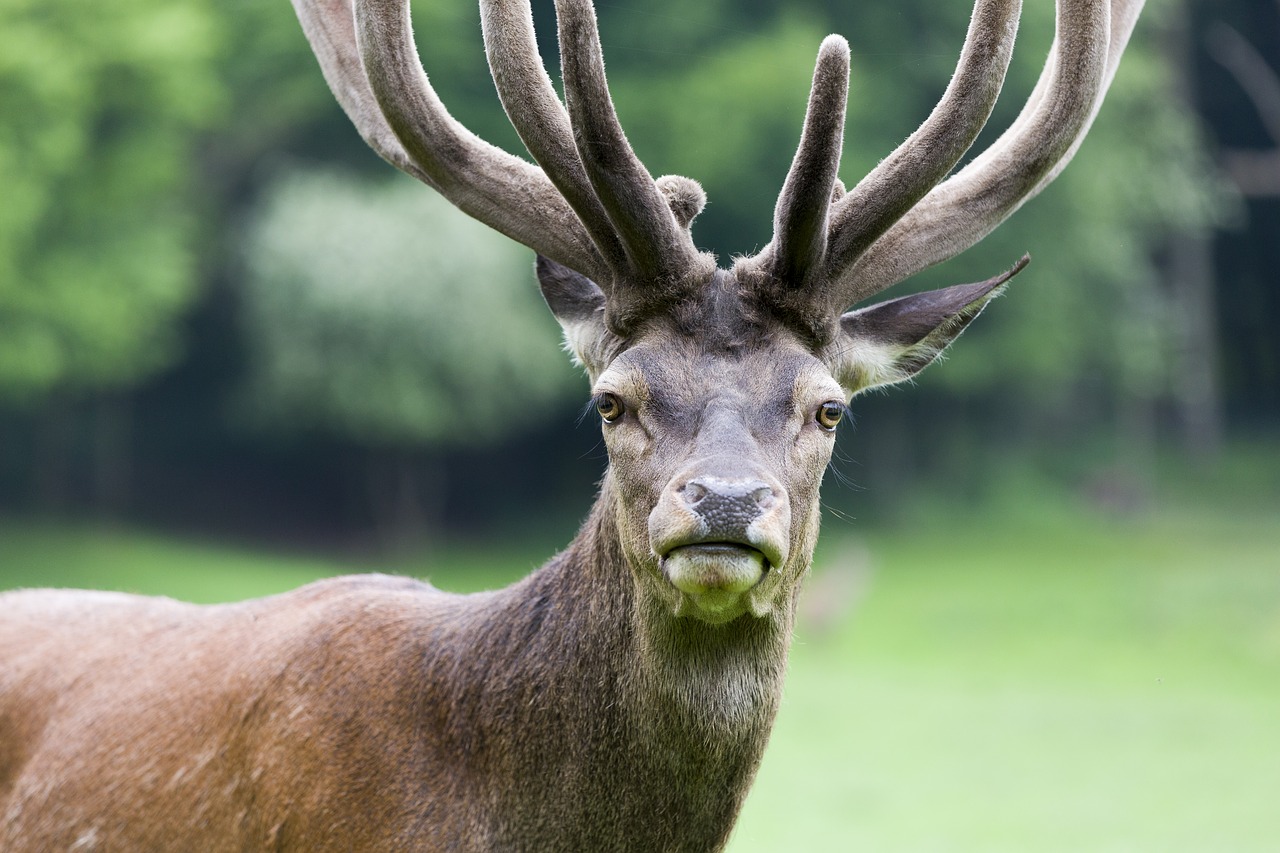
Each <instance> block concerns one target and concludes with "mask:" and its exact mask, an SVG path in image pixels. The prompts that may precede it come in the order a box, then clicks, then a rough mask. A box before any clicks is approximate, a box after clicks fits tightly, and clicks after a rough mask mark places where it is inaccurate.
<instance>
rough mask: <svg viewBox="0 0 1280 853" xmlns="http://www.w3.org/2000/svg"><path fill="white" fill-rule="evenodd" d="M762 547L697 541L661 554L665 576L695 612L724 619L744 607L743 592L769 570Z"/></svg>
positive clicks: (738, 613) (740, 611)
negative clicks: (760, 548)
mask: <svg viewBox="0 0 1280 853" xmlns="http://www.w3.org/2000/svg"><path fill="white" fill-rule="evenodd" d="M769 565H770V564H769V559H768V558H767V557H766V556H765V555H764V553H763V552H762V551H760V550H759V549H757V548H753V547H751V546H750V545H744V544H742V543H740V542H698V543H696V544H692V545H680V546H677V547H675V548H672V549H671V550H670V551H668V552H667V553H666V554H665V555H664V556H663V557H662V572H663V574H664V575H665V576H666V578H667V580H668V581H669V582H670V583H671V585H672V586H674V587H675V588H676V589H678V590H679V591H680V592H681V593H683V595H684V597H685V598H686V599H687V600H688V601H689V602H691V603H692V604H693V605H694V608H695V612H696V615H698V616H700V617H701V618H703V619H706V620H707V621H711V622H720V621H728V620H729V619H732V618H734V617H736V616H738V615H740V614H741V613H742V612H743V610H744V605H743V596H744V595H745V594H746V593H747V592H748V591H749V590H751V589H752V588H753V587H754V586H755V585H756V584H758V583H759V582H760V581H761V579H762V578H764V576H765V574H767V573H768V571H769Z"/></svg>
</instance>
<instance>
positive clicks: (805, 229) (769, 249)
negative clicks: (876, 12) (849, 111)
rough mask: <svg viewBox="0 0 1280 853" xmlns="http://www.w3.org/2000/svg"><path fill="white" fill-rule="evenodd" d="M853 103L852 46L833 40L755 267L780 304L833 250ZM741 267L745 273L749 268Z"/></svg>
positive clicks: (825, 45)
mask: <svg viewBox="0 0 1280 853" xmlns="http://www.w3.org/2000/svg"><path fill="white" fill-rule="evenodd" d="M848 100H849V43H848V42H847V41H845V40H844V38H842V37H841V36H836V35H831V36H827V37H826V39H824V40H823V42H822V47H821V48H820V49H819V50H818V61H817V63H816V65H815V66H814V70H813V86H812V88H811V89H810V91H809V106H808V108H807V110H806V111H805V117H804V130H803V131H802V132H801V134H800V146H799V147H798V148H797V149H796V156H795V158H794V159H793V160H792V161H791V169H790V170H789V171H788V172H787V179H786V181H785V182H784V183H783V185H782V192H781V194H779V196H778V203H777V206H776V207H775V209H774V213H773V241H772V242H771V243H770V244H769V245H768V246H766V247H765V248H764V250H763V251H761V252H760V254H759V255H757V256H756V257H755V258H753V259H752V260H751V261H750V262H748V264H749V266H750V267H752V268H755V269H757V270H760V271H761V272H764V273H765V274H766V276H765V280H764V281H762V282H761V283H760V285H759V286H762V287H770V288H771V289H772V290H774V291H776V292H775V293H774V294H773V300H774V301H775V302H783V301H789V300H787V296H786V291H787V290H789V291H790V292H792V293H796V292H797V291H802V290H804V289H805V288H804V284H805V283H806V282H807V281H808V279H809V276H810V274H811V273H813V272H814V271H816V270H818V269H819V268H820V267H821V266H822V262H823V259H824V257H825V255H826V252H827V230H828V229H827V219H828V214H829V213H830V211H831V209H832V205H831V195H832V190H833V189H834V187H835V182H836V173H837V172H838V171H839V168H840V153H841V145H842V143H843V141H844V116H845V107H846V105H847V103H848ZM744 268H745V267H743V268H740V269H744Z"/></svg>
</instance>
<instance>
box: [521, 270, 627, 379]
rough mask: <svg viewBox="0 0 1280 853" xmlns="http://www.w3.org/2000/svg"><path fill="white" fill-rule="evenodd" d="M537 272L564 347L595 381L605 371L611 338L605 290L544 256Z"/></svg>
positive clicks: (543, 294)
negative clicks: (562, 332)
mask: <svg viewBox="0 0 1280 853" xmlns="http://www.w3.org/2000/svg"><path fill="white" fill-rule="evenodd" d="M537 272H538V286H539V287H540V288H541V289H542V298H543V299H545V300H546V302H547V307H548V308H550V309H551V313H552V314H554V315H555V318H556V320H557V321H559V323H560V328H562V329H564V341H565V346H566V347H567V348H568V350H569V352H571V353H572V354H573V357H574V359H575V360H576V361H577V362H578V363H579V364H580V365H582V366H583V367H584V368H586V371H587V373H588V374H589V375H590V376H591V378H592V379H593V380H594V379H595V377H596V376H598V375H599V374H600V372H601V371H602V370H604V367H605V356H604V352H605V349H606V342H607V341H608V339H609V337H610V333H609V330H608V327H607V326H606V325H605V320H604V307H605V295H604V291H603V290H601V289H600V286H599V285H598V284H596V283H595V282H594V281H592V280H591V279H589V278H587V277H586V276H585V275H583V274H582V273H579V272H577V271H575V270H571V269H569V268H568V267H566V266H565V265H563V264H558V263H556V262H555V261H553V260H551V259H550V258H547V257H544V256H542V255H538V263H537Z"/></svg>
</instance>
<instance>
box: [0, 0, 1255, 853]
mask: <svg viewBox="0 0 1280 853" xmlns="http://www.w3.org/2000/svg"><path fill="white" fill-rule="evenodd" d="M1025 5H1026V8H1025V10H1024V13H1023V25H1022V31H1021V33H1020V36H1019V44H1018V49H1017V50H1016V51H1015V55H1014V60H1013V66H1012V69H1011V71H1010V75H1009V80H1008V83H1007V84H1006V89H1005V96H1004V97H1003V99H1002V100H1001V103H1000V105H999V106H998V107H997V111H996V114H995V116H994V118H993V120H992V123H991V126H992V130H990V131H988V132H987V133H985V134H984V137H983V139H982V140H980V141H979V146H978V147H981V146H982V145H984V144H985V143H987V142H989V141H990V140H991V139H994V137H995V135H997V134H998V133H999V131H1000V130H1001V129H1002V128H1003V127H1004V126H1005V125H1007V123H1008V122H1009V121H1010V120H1011V119H1012V118H1013V116H1014V115H1016V113H1017V111H1018V110H1019V108H1020V107H1021V104H1022V101H1023V99H1025V97H1026V95H1027V94H1028V93H1029V92H1030V89H1031V86H1032V84H1033V83H1034V81H1035V78H1036V76H1037V75H1038V73H1039V70H1040V67H1041V65H1042V64H1043V61H1044V56H1045V53H1046V51H1047V49H1048V44H1049V41H1050V39H1051V37H1052V17H1053V9H1052V3H1051V2H1049V0H1026V4H1025ZM534 6H535V17H536V18H537V24H538V27H539V34H540V38H542V39H543V42H544V43H543V49H544V50H543V52H544V56H545V58H546V61H547V63H548V66H549V67H550V68H551V69H552V75H553V77H554V76H555V69H556V64H557V60H556V57H555V45H554V32H555V27H554V15H553V12H552V10H551V3H550V2H540V3H535V4H534ZM597 8H598V11H599V16H600V21H601V29H602V35H603V42H604V46H605V53H606V57H607V60H608V63H609V64H608V67H609V74H610V84H611V88H612V90H613V93H614V97H615V100H616V102H617V106H618V111H619V114H620V116H621V119H622V122H623V124H624V126H625V127H626V128H627V130H628V134H629V136H630V138H631V140H632V142H633V144H634V147H635V148H636V150H637V152H638V154H639V155H640V157H641V159H642V160H643V161H644V162H645V163H646V165H647V166H648V167H649V169H650V170H651V172H652V173H653V174H655V175H660V174H667V173H677V174H687V175H690V176H692V177H695V178H697V179H699V180H700V181H702V183H703V185H704V186H705V187H706V189H707V191H708V195H709V198H710V203H709V205H708V207H707V209H706V211H705V212H704V213H703V214H702V216H701V217H700V218H699V219H698V221H697V223H696V224H695V227H694V236H695V240H696V241H697V242H698V244H699V245H700V246H702V247H703V248H706V249H709V250H712V251H714V252H716V253H717V254H718V255H719V257H720V258H721V263H722V264H727V263H728V261H729V259H730V257H731V256H733V255H735V254H749V253H752V252H754V251H755V250H757V249H758V248H759V247H760V246H762V245H763V244H764V243H766V242H767V241H768V239H769V236H770V233H771V218H772V217H771V214H772V208H773V202H774V199H775V198H776V195H777V192H778V189H779V187H780V186H781V183H782V180H783V177H784V176H785V173H786V170H787V167H788V165H789V163H790V159H791V156H792V154H793V152H794V149H795V145H796V142H797V140H798V137H799V130H800V125H801V121H802V118H803V110H804V106H805V100H806V97H807V93H808V83H809V78H810V75H811V73H812V67H813V60H814V56H815V54H816V50H817V46H818V44H819V42H820V41H821V39H822V37H823V36H824V35H825V34H826V33H828V32H841V33H843V34H845V35H846V36H847V37H848V38H849V41H850V44H851V47H852V52H853V76H852V91H851V93H850V101H849V120H848V129H847V132H846V149H845V156H844V163H843V166H842V169H841V174H842V177H843V178H844V180H845V182H846V183H847V184H849V185H852V184H854V183H856V182H857V180H858V179H859V178H860V177H861V176H862V175H863V174H865V173H866V172H867V171H868V170H869V169H870V168H871V167H872V166H873V165H874V164H875V163H876V162H877V161H878V160H879V159H880V158H881V157H883V156H885V155H886V154H887V153H888V152H889V151H891V150H892V149H893V147H894V146H896V145H897V144H898V143H899V142H900V141H901V140H902V139H904V138H905V137H906V136H907V135H908V134H909V133H910V132H911V131H912V130H913V129H914V128H915V127H916V125H917V124H918V123H919V122H920V121H921V120H922V119H923V118H924V117H925V116H926V115H927V114H928V111H929V110H930V109H931V108H932V106H933V104H934V103H935V102H936V100H937V98H938V97H939V95H940V94H941V92H942V90H943V88H944V87H945V85H946V81H947V79H948V77H949V75H950V73H951V70H952V69H953V67H954V64H955V61H956V57H957V55H958V52H959V48H960V45H961V43H962V40H963V37H964V31H965V27H966V24H967V20H968V16H969V13H970V6H969V4H968V2H966V0H948V2H945V3H943V2H938V0H895V2H892V3H890V2H878V3H851V2H840V0H786V2H784V1H783V0H702V2H699V3H687V2H675V0H645V2H643V3H640V2H622V0H616V2H605V1H604V0H601V2H598V3H597ZM414 14H415V28H416V32H417V34H418V41H419V46H420V50H421V52H422V55H423V59H424V64H425V66H426V68H427V70H428V73H429V74H431V75H432V82H433V84H434V85H435V87H436V89H437V90H438V91H439V93H440V94H441V96H442V98H443V99H444V101H445V103H446V104H448V105H449V108H450V110H451V111H452V112H453V113H454V115H455V116H457V117H458V118H459V119H461V120H462V121H463V122H464V123H465V124H467V125H468V126H469V127H470V128H471V129H473V130H475V131H476V132H477V133H478V134H479V135H481V136H482V137H484V138H486V139H488V140H490V141H492V142H494V143H496V144H499V145H502V146H503V147H506V148H507V149H508V150H511V151H518V152H521V153H523V149H522V148H521V147H520V143H519V141H518V139H517V138H516V137H515V134H514V132H513V131H512V130H511V129H510V127H509V125H508V124H507V122H506V119H505V117H504V115H503V113H502V110H501V107H500V106H499V104H498V101H497V98H496V95H495V94H494V92H493V88H492V85H491V83H490V82H489V77H488V71H487V68H486V66H485V62H484V55H483V48H482V45H481V38H480V27H479V16H478V11H477V8H476V5H475V3H474V0H428V2H420V3H415V10H414ZM1024 252H1030V253H1031V254H1032V256H1033V263H1032V265H1031V267H1030V268H1029V269H1028V270H1027V271H1026V272H1025V273H1023V274H1022V275H1021V276H1019V278H1018V279H1017V280H1016V281H1015V283H1014V285H1013V287H1012V290H1011V292H1010V294H1009V296H1008V297H1007V298H1005V299H1002V300H1000V301H999V302H998V303H996V304H995V305H994V306H993V307H992V309H991V310H990V311H989V312H987V313H986V314H985V315H984V316H983V318H982V320H981V321H980V322H978V323H977V324H975V326H974V328H973V329H972V330H971V331H969V332H968V333H967V334H966V335H965V336H964V338H963V339H962V340H961V342H960V343H959V344H958V345H957V346H956V348H955V349H954V350H953V351H952V353H951V356H950V358H949V359H948V361H947V362H946V363H944V364H941V365H940V366H935V367H933V368H932V369H931V370H929V371H928V372H927V373H925V374H924V375H923V376H922V377H921V379H920V381H919V382H918V383H917V384H916V387H914V388H898V389H893V390H891V391H889V392H888V393H884V394H876V395H872V396H869V397H867V398H860V399H858V400H856V401H855V402H854V415H855V417H854V422H853V423H852V424H848V425H847V428H845V427H842V434H841V438H840V442H839V451H838V454H837V456H838V458H837V461H836V462H834V463H833V467H832V471H831V475H830V476H829V477H828V478H827V484H826V489H825V492H824V504H825V508H826V519H825V521H824V525H825V527H824V540H823V543H822V545H821V546H820V551H819V555H818V560H817V563H816V566H815V572H814V576H813V578H812V579H811V587H812V589H811V593H812V594H811V595H810V597H809V598H808V600H807V603H806V605H805V609H804V611H803V613H802V622H801V625H800V631H799V641H798V644H797V647H796V650H795V656H794V662H793V677H792V680H791V682H789V692H788V698H787V701H786V703H785V704H784V709H783V713H782V716H781V717H780V720H779V725H778V729H777V733H776V735H775V738H774V743H773V744H772V746H771V747H770V751H769V754H768V757H767V759H766V762H765V765H764V767H763V769H762V771H761V777H760V780H759V784H758V786H757V789H756V792H755V793H754V794H753V795H752V798H751V800H750V801H749V804H748V807H747V810H746V813H745V815H744V819H743V823H742V826H741V827H740V829H739V831H738V833H737V835H736V836H735V841H734V842H733V846H732V848H731V849H733V850H735V851H747V850H753V849H762V850H763V849H815V850H816V849H848V847H852V846H855V845H860V846H862V847H864V848H868V849H878V850H909V849H930V850H938V849H943V850H959V849H974V850H997V849H1007V850H1028V849H1036V850H1052V849H1062V850H1083V849H1091V850H1101V849H1108V850H1110V849H1115V850H1146V849H1160V850H1175V849H1184V850H1205V849H1217V850H1280V816H1278V815H1277V814H1276V813H1275V809H1274V803H1273V796H1272V795H1273V794H1274V792H1275V791H1276V790H1280V727H1277V726H1276V725H1275V721H1276V720H1277V719H1280V335H1277V334H1276V333H1275V331H1274V326H1275V325H1276V324H1277V323H1280V282H1277V278H1278V277H1280V276H1278V274H1277V272H1276V270H1277V268H1278V267H1280V3H1276V2H1272V0H1148V3H1147V10H1146V11H1145V12H1144V13H1143V17H1142V19H1141V20H1140V22H1139V25H1138V30H1137V33H1136V35H1135V37H1134V40H1133V43H1132V45H1131V47H1130V48H1129V50H1128V53H1127V54H1126V57H1125V60H1124V62H1123V63H1122V65H1121V69H1120V73H1119V75H1118V77H1117V79H1116V82H1115V84H1114V85H1113V87H1112V90H1111V93H1110V95H1109V96H1108V99H1107V102H1106V105H1105V107H1104V109H1103V111H1102V113H1101V116H1100V117H1099V120H1098V122H1097V123H1096V125H1095V126H1094V129H1093V131H1092V132H1091V134H1090V136H1089V138H1088V141H1087V142H1086V143H1085V144H1084V146H1083V147H1082V149H1081V150H1080V153H1079V154H1078V155H1077V157H1076V159H1075V161H1074V162H1073V163H1072V165H1071V167H1070V168H1068V169H1067V170H1066V172H1065V173H1064V174H1063V176H1062V177H1060V178H1059V179H1058V181H1057V182H1056V183H1055V184H1054V185H1053V186H1052V187H1051V188H1050V189H1049V190H1047V191H1046V192H1045V193H1044V194H1043V195H1042V196H1040V197H1039V198H1037V199H1035V200H1034V201H1032V202H1031V203H1029V204H1028V205H1027V206H1026V207H1025V208H1023V209H1022V210H1021V211H1020V212H1019V213H1018V214H1017V215H1016V216H1015V217H1014V218H1013V219H1012V220H1011V221H1010V222H1009V223H1007V224H1006V225H1004V226H1002V227H1001V229H1000V230H998V231H997V232H996V233H995V234H993V235H992V236H991V237H990V238H988V239H987V240H986V241H984V243H982V244H981V245H980V246H978V247H976V248H975V249H973V250H971V251H970V252H967V253H965V254H964V255H963V256H961V257H960V258H957V259H955V260H954V261H951V262H949V263H947V264H944V265H941V266H939V267H938V268H936V269H933V270H930V271H928V272H927V273H925V274H922V275H920V276H918V277H917V278H915V279H913V280H912V281H910V282H908V283H907V284H906V285H905V286H904V287H903V288H900V289H899V291H897V292H895V293H894V294H893V295H897V294H898V293H901V292H907V290H909V289H925V288H929V287H937V286H943V285H947V284H954V283H958V282H961V281H976V280H981V279H984V278H987V277H989V276H990V275H992V274H994V273H996V272H998V271H1000V270H1002V269H1005V268H1007V267H1009V266H1010V265H1011V264H1012V263H1013V262H1014V261H1015V260H1016V259H1017V258H1018V257H1020V256H1021V255H1022V254H1023V253H1024ZM586 390H587V388H586V383H585V381H584V379H583V378H582V377H581V375H580V374H578V373H577V372H576V371H575V370H574V369H573V368H572V367H571V366H570V364H569V363H568V360H567V358H566V357H565V356H564V354H563V352H562V351H561V350H560V347H559V331H558V329H557V327H556V326H555V323H554V322H553V321H552V320H551V318H550V316H549V314H548V312H547V311H546V309H545V307H544V306H542V305H541V300H540V297H539V296H538V294H537V290H536V286H535V284H534V281H533V277H532V257H531V255H530V253H529V252H528V251H526V250H524V249H523V248H521V247H519V246H515V245H513V244H511V243H509V242H507V241H505V240H504V238H501V237H499V236H497V235H495V234H492V233H490V232H488V231H487V230H486V229H485V228H483V227H481V226H478V225H476V224H474V223H472V222H470V221H469V220H467V219H465V218H464V217H462V216H461V215H460V214H457V213H456V212H455V211H453V210H452V209H451V208H449V207H448V206H447V205H445V204H443V203H442V202H441V201H440V200H439V199H438V198H436V197H435V196H434V195H433V194H432V193H431V191H429V190H427V189H426V188H424V187H422V186H420V185H418V184H416V183H415V182H414V181H413V180H412V179H409V178H407V177H404V176H402V175H400V174H399V173H397V172H395V171H394V170H393V169H392V168H391V167H389V166H387V165H385V164H383V163H382V162H381V161H380V160H379V159H378V158H377V157H376V155H374V154H373V153H372V152H371V151H370V150H368V149H367V148H366V147H365V146H364V144H363V143H362V142H361V140H360V139H359V137H358V136H357V135H356V133H355V131H354V130H353V129H352V128H351V127H350V125H349V123H348V121H347V120H346V118H345V116H343V115H342V113H341V111H340V110H339V109H338V107H337V105H336V103H335V102H334V100H333V98H332V96H331V95H330V93H329V92H328V90H327V89H326V88H325V85H324V82H323V80H322V78H321V75H320V72H319V69H318V67H317V65H316V63H315V61H314V60H313V58H312V56H311V54H310V51H309V49H308V47H307V45H306V42H305V39H304V38H303V37H302V34H301V31H300V29H299V27H298V24H297V21H296V19H295V18H294V16H293V13H292V11H291V9H290V8H289V5H288V4H287V3H285V2H283V0H281V2H278V3H262V2H249V0H218V2H214V0H99V2H96V3H92V4H86V3H80V2H73V0H41V2H35V0H0V588H5V587H18V586H33V585H69V586H95V587H105V588H118V589H128V590H135V591H142V592H151V593H161V594H169V595H175V596H179V597H183V598H188V599H192V600H199V601H219V600H230V599H236V598H241V597H245V596H249V595H254V594H264V593H269V592H272V591H275V590H280V589H285V588H288V587H290V586H293V585H296V584H297V583H301V582H304V581H305V580H307V579H310V578H314V577H319V576H323V575H326V574H334V573H339V572H344V571H352V570H362V569H381V570H388V569H389V570H393V571H403V572H407V573H411V574H415V575H420V576H426V577H429V578H431V579H432V580H433V581H434V582H436V583H437V584H438V585H440V586H444V587H446V588H452V589H459V590H467V589H477V588H482V587H485V586H492V585H495V584H500V583H505V582H507V581H509V580H511V579H513V578H514V577H517V576H519V575H521V574H523V573H526V572H527V571H529V570H530V569H531V568H532V567H534V566H536V565H537V564H539V563H540V562H541V561H542V560H543V559H545V558H546V557H547V556H549V555H550V554H551V553H552V552H553V551H554V550H555V549H556V548H557V547H562V546H563V545H564V544H566V543H567V542H568V541H569V539H570V538H571V537H572V535H573V533H574V531H575V529H576V525H577V523H578V521H579V519H581V518H582V517H583V516H584V515H585V513H586V511H587V509H588V507H589V506H590V503H591V499H592V495H593V493H594V489H595V482H596V481H597V479H598V478H599V476H600V473H601V472H602V470H603V467H604V464H605V458H604V452H603V448H602V445H601V444H600V441H599V432H598V429H599V428H598V424H597V423H596V422H595V420H594V419H593V418H591V417H582V416H581V412H582V407H583V405H584V404H585V402H586V393H585V392H586ZM0 618H3V614H2V613H0ZM1268 792H1270V793H1268ZM924 815H927V817H924Z"/></svg>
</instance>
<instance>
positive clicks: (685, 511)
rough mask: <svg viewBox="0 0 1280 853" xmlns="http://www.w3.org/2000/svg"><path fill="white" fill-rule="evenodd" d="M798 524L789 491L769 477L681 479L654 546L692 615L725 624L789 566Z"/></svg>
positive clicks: (666, 500)
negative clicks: (764, 583) (772, 575)
mask: <svg viewBox="0 0 1280 853" xmlns="http://www.w3.org/2000/svg"><path fill="white" fill-rule="evenodd" d="M790 517H791V514H790V512H789V508H788V500H787V496H786V492H785V491H783V489H782V487H781V486H780V485H775V484H772V483H770V482H768V481H767V480H765V479H763V478H762V477H759V476H746V477H723V476H715V475H711V474H697V475H695V476H692V477H688V478H683V477H677V478H676V479H674V480H673V481H672V482H671V483H670V484H668V486H667V488H666V489H665V490H664V492H663V495H662V497H661V499H660V500H659V501H658V505H657V506H656V507H654V510H653V512H652V513H651V514H650V516H649V537H650V544H651V546H652V547H653V550H654V552H655V553H656V554H657V556H658V557H659V559H660V561H661V565H662V573H663V575H664V577H665V578H666V580H667V582H668V583H670V584H671V585H672V586H673V587H675V589H676V590H678V591H679V592H680V593H681V594H682V595H683V596H684V597H685V600H686V601H688V602H690V603H691V604H692V605H693V610H692V611H690V612H692V613H694V614H696V615H698V616H699V617H701V618H704V619H709V620H711V621H720V620H722V619H728V618H732V617H734V616H736V615H738V614H739V613H741V612H744V610H745V609H746V607H747V603H746V598H745V596H747V595H748V594H749V593H751V590H753V589H754V588H755V587H757V586H758V585H759V584H760V582H761V581H762V580H763V579H764V578H765V577H766V576H767V575H768V574H769V572H770V571H771V570H772V569H776V568H779V567H781V566H782V565H783V564H784V562H785V560H786V557H787V552H788V550H789V548H788V545H789V536H790Z"/></svg>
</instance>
